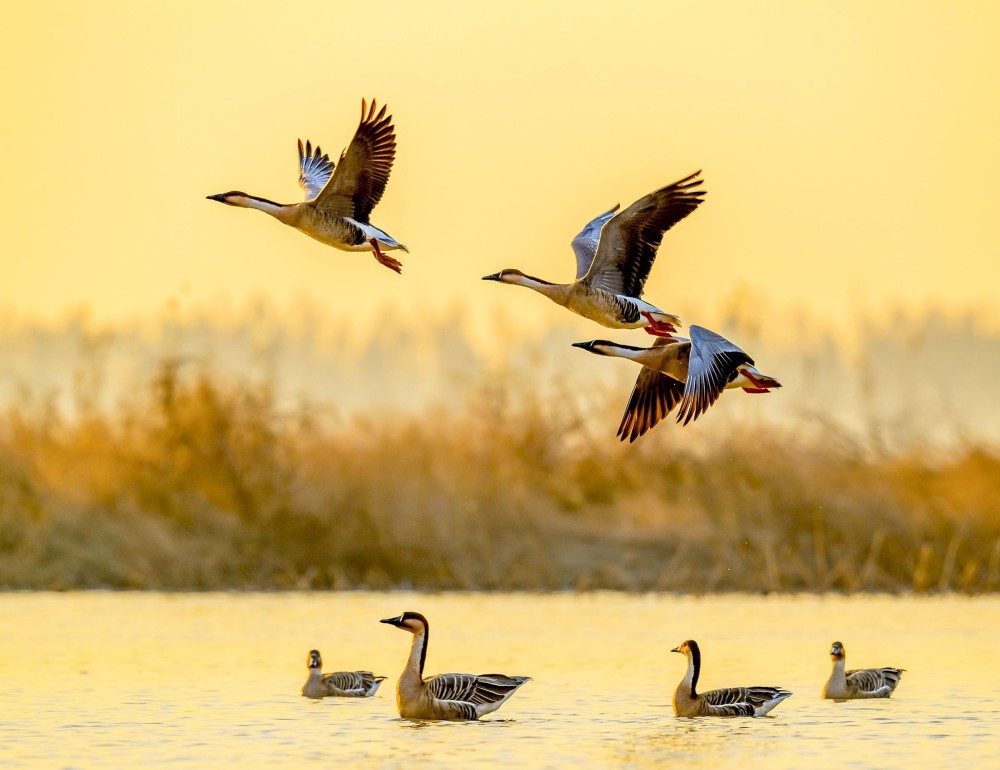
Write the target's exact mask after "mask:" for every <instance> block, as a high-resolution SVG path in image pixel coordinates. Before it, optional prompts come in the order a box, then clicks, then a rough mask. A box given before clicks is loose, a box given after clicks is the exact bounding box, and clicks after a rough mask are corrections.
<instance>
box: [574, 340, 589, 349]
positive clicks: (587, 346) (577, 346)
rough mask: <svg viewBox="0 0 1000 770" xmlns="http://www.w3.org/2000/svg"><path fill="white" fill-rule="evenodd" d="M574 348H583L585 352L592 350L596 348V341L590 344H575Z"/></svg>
mask: <svg viewBox="0 0 1000 770" xmlns="http://www.w3.org/2000/svg"><path fill="white" fill-rule="evenodd" d="M573 347H574V348H583V349H584V350H590V349H591V348H593V347H594V341H593V340H590V341H589V342H574V343H573Z"/></svg>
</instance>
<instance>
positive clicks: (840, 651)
mask: <svg viewBox="0 0 1000 770" xmlns="http://www.w3.org/2000/svg"><path fill="white" fill-rule="evenodd" d="M830 657H831V658H833V660H834V661H838V660H843V659H844V645H842V644H841V643H840V642H834V643H833V646H832V647H831V648H830Z"/></svg>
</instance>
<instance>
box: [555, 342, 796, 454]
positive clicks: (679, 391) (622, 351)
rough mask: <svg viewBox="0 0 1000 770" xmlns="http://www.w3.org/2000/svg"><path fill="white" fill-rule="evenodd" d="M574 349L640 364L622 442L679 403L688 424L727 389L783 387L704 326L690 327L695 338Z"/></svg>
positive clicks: (620, 431)
mask: <svg viewBox="0 0 1000 770" xmlns="http://www.w3.org/2000/svg"><path fill="white" fill-rule="evenodd" d="M573 347H577V348H583V349H584V350H587V351H589V352H591V353H595V354H597V355H601V356H615V357H618V358H627V359H629V360H630V361H635V362H636V363H638V364H642V367H643V369H642V371H641V372H639V376H638V378H637V379H636V381H635V386H634V387H633V388H632V395H631V397H630V398H629V401H628V405H627V406H626V407H625V414H624V415H623V416H622V421H621V425H619V426H618V437H619V438H620V439H621V440H622V441H624V440H625V439H626V437H627V438H628V439H629V441H635V440H636V439H637V438H639V436H641V435H642V434H644V433H645V432H646V431H648V430H650V429H651V428H652V427H653V426H654V425H656V424H657V423H658V422H659V421H660V420H662V419H663V418H664V417H666V416H667V415H668V414H669V413H670V412H671V410H672V409H673V408H674V407H675V406H677V404H678V403H679V404H680V409H679V410H678V412H677V422H679V423H682V424H684V425H687V424H688V423H689V422H690V421H691V420H695V419H697V418H698V417H699V416H700V415H701V414H702V413H703V412H704V411H705V410H706V409H708V408H709V407H710V406H712V404H714V403H715V402H716V400H717V399H718V398H719V396H720V395H721V394H722V391H723V390H726V389H728V388H743V390H745V391H746V392H747V393H768V392H770V390H771V389H772V388H780V387H781V383H780V382H778V381H777V380H776V379H775V378H774V377H770V376H768V375H766V374H764V373H763V372H760V371H758V370H757V369H756V368H755V367H754V363H753V359H752V358H750V356H748V355H747V354H746V353H744V352H743V351H742V350H741V349H740V348H738V347H737V346H736V345H734V344H733V343H732V342H730V341H729V340H727V339H726V338H725V337H723V336H721V335H719V334H716V333H715V332H713V331H710V330H708V329H705V328H704V327H701V326H692V327H691V339H686V338H685V337H677V336H674V335H672V334H667V335H663V336H661V337H660V338H659V339H657V340H656V341H655V342H654V343H653V345H652V347H648V348H640V347H635V346H634V345H621V344H619V343H616V342H608V341H607V340H591V341H590V342H574V343H573Z"/></svg>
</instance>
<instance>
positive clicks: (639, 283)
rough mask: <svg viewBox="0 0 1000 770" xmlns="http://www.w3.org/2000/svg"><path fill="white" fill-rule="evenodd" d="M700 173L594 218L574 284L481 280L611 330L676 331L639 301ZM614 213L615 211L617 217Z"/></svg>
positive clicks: (520, 276) (694, 197)
mask: <svg viewBox="0 0 1000 770" xmlns="http://www.w3.org/2000/svg"><path fill="white" fill-rule="evenodd" d="M700 173H701V172H700V171H696V172H695V173H694V174H692V175H691V176H689V177H685V178H684V179H681V180H679V181H677V182H674V183H673V184H672V185H668V186H667V187H663V188H661V189H659V190H657V191H656V192H652V193H650V194H649V195H646V196H644V197H642V198H640V199H639V200H637V201H636V202H635V203H633V204H632V205H631V206H629V207H628V208H627V209H625V210H624V211H621V212H618V206H617V205H616V206H615V207H614V208H613V209H611V210H610V211H607V212H605V213H603V214H601V215H600V216H598V217H595V218H594V219H592V220H591V221H590V222H588V223H587V225H586V227H584V228H583V230H581V231H580V233H579V234H578V235H577V236H576V238H574V239H573V244H572V245H573V251H574V252H575V253H576V280H575V281H574V282H573V283H550V282H549V281H543V280H542V279H541V278H535V277H533V276H530V275H525V274H524V273H522V272H521V271H520V270H514V269H506V270H501V271H500V272H499V273H494V274H493V275H486V276H483V280H484V281H500V282H501V283H512V284H517V285H518V286H527V287H528V288H529V289H534V290H535V291H537V292H538V293H539V294H544V295H545V296H546V297H548V298H549V299H550V300H552V301H553V302H555V303H556V304H558V305H562V306H563V307H565V308H568V309H569V310H572V311H573V312H574V313H577V314H579V315H582V316H583V317H584V318H589V319H590V320H592V321H597V323H599V324H601V325H602V326H607V327H608V328H611V329H638V328H640V327H645V328H646V331H648V332H649V333H650V334H654V335H660V334H665V333H669V332H672V331H675V326H677V325H680V319H679V318H678V317H677V316H675V315H673V314H672V313H665V312H664V311H662V310H660V309H659V308H658V307H655V306H654V305H650V304H649V303H648V302H644V301H643V300H641V299H640V297H641V296H642V289H643V286H644V285H645V283H646V278H647V277H648V276H649V271H650V268H652V266H653V260H655V259H656V251H657V249H658V248H659V246H660V241H662V240H663V233H664V232H666V231H667V230H669V229H670V228H671V227H673V226H674V225H675V224H677V223H678V222H680V221H681V220H682V219H683V218H684V217H686V216H687V215H688V214H690V213H691V212H692V211H694V210H695V209H696V208H697V207H698V204H700V203H701V201H702V196H704V195H705V191H704V190H700V189H695V188H697V187H698V185H700V184H701V183H702V180H701V179H699V178H698V175H699V174H700ZM616 212H618V213H616Z"/></svg>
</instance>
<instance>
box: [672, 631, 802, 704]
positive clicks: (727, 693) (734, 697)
mask: <svg viewBox="0 0 1000 770" xmlns="http://www.w3.org/2000/svg"><path fill="white" fill-rule="evenodd" d="M671 652H679V653H682V654H683V655H685V656H686V657H687V660H688V667H687V673H686V674H684V678H683V679H682V680H681V683H680V684H679V685H677V690H676V692H674V714H675V715H676V716H679V717H762V716H764V714H766V713H767V712H768V711H770V710H771V709H773V708H774V707H775V706H777V705H778V704H779V703H781V701H783V700H784V699H785V698H790V697H791V695H792V694H791V693H790V692H788V690H783V689H781V688H780V687H726V688H725V689H722V690H710V691H708V692H703V693H698V692H697V691H696V690H695V688H696V687H697V685H698V674H699V673H700V672H701V651H700V650H699V649H698V643H697V642H696V641H693V640H692V639H688V640H687V641H686V642H684V643H683V644H681V645H680V647H675V648H674V649H672V650H671Z"/></svg>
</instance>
